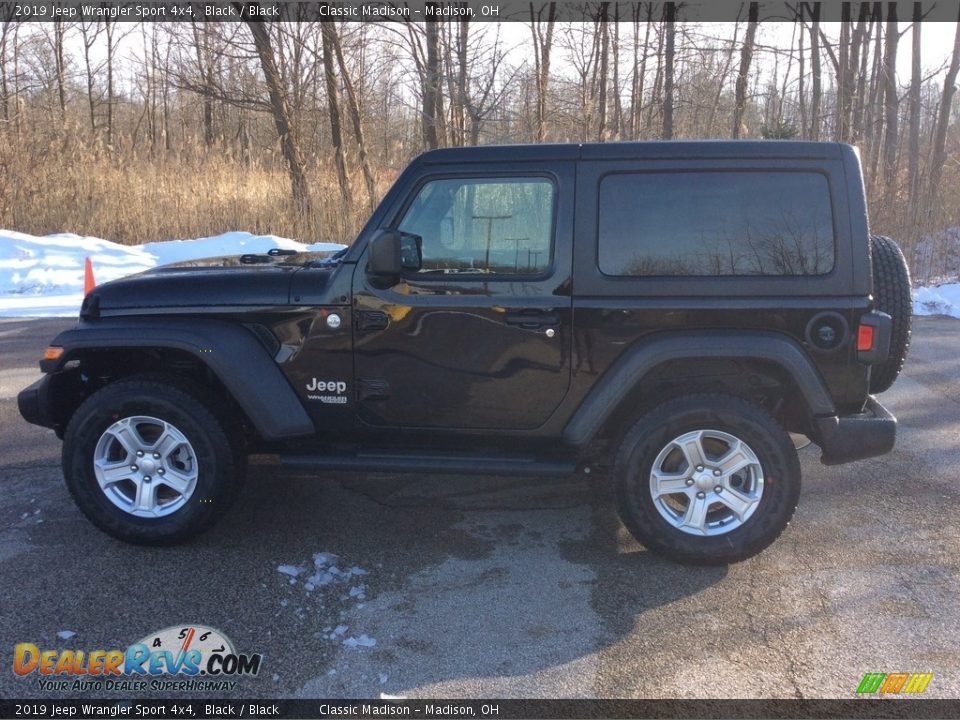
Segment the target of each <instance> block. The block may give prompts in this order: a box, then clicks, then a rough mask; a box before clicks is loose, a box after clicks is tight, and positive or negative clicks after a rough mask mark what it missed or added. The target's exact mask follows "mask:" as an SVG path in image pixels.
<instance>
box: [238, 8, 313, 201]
mask: <svg viewBox="0 0 960 720" xmlns="http://www.w3.org/2000/svg"><path fill="white" fill-rule="evenodd" d="M238 4H241V5H247V6H250V5H252V6H254V7H255V8H256V9H259V5H258V4H257V3H238ZM244 15H245V16H251V15H252V16H254V17H259V16H260V15H261V13H259V12H257V10H254V11H253V12H247V13H244ZM246 23H247V27H249V28H250V32H251V34H252V35H253V42H254V45H255V46H256V49H257V57H258V58H259V60H260V67H261V69H262V70H263V75H264V79H265V80H266V82H267V94H268V96H269V98H270V113H271V115H272V116H273V124H274V125H275V126H276V129H277V136H278V137H279V138H280V147H281V150H282V151H283V158H284V160H286V162H287V172H288V173H289V175H290V187H291V193H292V197H293V204H294V208H295V209H296V212H297V214H298V215H299V216H300V217H301V218H303V217H306V216H307V215H309V214H310V185H309V183H308V182H307V171H306V165H305V163H304V161H303V154H302V153H301V151H300V143H299V140H298V138H297V135H296V131H295V128H294V125H293V120H292V118H291V117H290V107H289V104H288V103H287V92H286V89H285V88H284V86H283V82H282V81H281V79H280V72H279V70H278V69H277V61H276V58H275V57H274V54H273V43H272V41H271V40H270V34H269V33H268V32H267V26H266V25H265V24H264V23H263V22H262V21H255V20H247V21H246Z"/></svg>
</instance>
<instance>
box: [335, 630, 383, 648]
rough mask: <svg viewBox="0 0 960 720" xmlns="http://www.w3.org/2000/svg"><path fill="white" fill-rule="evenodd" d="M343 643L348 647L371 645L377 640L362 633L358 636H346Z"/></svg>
mask: <svg viewBox="0 0 960 720" xmlns="http://www.w3.org/2000/svg"><path fill="white" fill-rule="evenodd" d="M343 644H344V645H345V646H346V647H348V648H358V647H373V646H374V645H376V644H377V641H376V640H375V639H373V638H372V637H370V636H368V635H367V634H366V633H364V634H363V635H361V636H360V637H358V638H355V637H348V638H347V639H346V640H344V641H343Z"/></svg>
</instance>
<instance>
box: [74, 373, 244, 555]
mask: <svg viewBox="0 0 960 720" xmlns="http://www.w3.org/2000/svg"><path fill="white" fill-rule="evenodd" d="M215 407H216V405H215V403H213V402H211V401H210V400H209V399H207V398H205V397H204V394H203V391H202V390H201V389H200V388H195V387H193V386H192V385H190V384H188V383H186V382H183V381H180V380H178V379H177V378H174V377H163V376H161V377H158V376H142V377H133V378H129V379H125V380H119V381H117V382H114V383H112V384H110V385H107V386H106V387H103V388H101V389H100V390H98V391H97V392H96V393H94V394H93V395H91V396H90V397H89V398H87V400H86V401H84V402H83V404H82V405H81V406H80V407H79V408H78V409H77V411H76V412H75V413H74V415H73V417H72V418H71V420H70V423H69V424H68V425H67V430H66V433H65V435H64V443H63V457H62V462H63V475H64V479H65V480H66V483H67V488H68V489H69V491H70V494H71V495H72V496H73V499H74V501H75V502H76V504H77V506H78V507H79V508H80V510H81V511H82V512H83V514H84V515H86V516H87V518H88V519H89V520H90V521H91V522H92V523H93V524H94V525H96V526H97V527H98V528H100V529H101V530H103V531H104V532H106V533H108V534H110V535H112V536H113V537H115V538H118V539H119V540H123V541H124V542H129V543H134V544H138V545H172V544H176V543H179V542H182V541H184V540H187V539H189V538H192V537H194V536H196V535H198V534H200V533H202V532H203V531H205V530H207V529H209V528H210V527H211V526H212V525H213V524H214V523H216V522H217V520H219V519H220V518H221V517H222V516H223V515H224V514H225V513H226V511H227V510H228V509H229V508H230V506H231V505H232V504H233V503H234V502H235V501H236V499H237V497H238V495H239V492H240V488H241V485H242V481H243V475H244V471H245V467H246V454H245V448H244V445H243V442H242V439H241V437H240V435H239V433H238V432H237V430H236V428H235V427H234V426H233V424H232V423H231V422H230V419H229V418H227V417H226V416H225V415H224V414H223V413H222V412H218V411H217V410H215ZM153 441H156V444H153ZM134 447H136V448H139V449H140V452H141V453H142V456H141V457H140V459H138V456H137V455H136V454H135V453H134V451H133V450H132V448H134ZM154 450H157V451H160V452H157V455H160V456H161V457H160V459H156V456H155V455H154V454H153V451H154ZM95 459H96V462H97V463H98V464H99V465H100V468H98V469H95V467H94V464H95ZM136 463H140V465H142V467H141V466H140V465H136ZM132 467H136V468H137V472H133V471H132V470H130V468H132ZM128 470H130V471H129V472H128ZM98 473H102V475H101V477H102V479H103V480H104V482H105V483H106V484H105V485H104V487H103V488H101V484H100V481H99V480H98ZM111 473H112V474H111ZM147 473H151V475H148V474H147ZM161 476H165V477H161ZM144 479H146V481H145V482H144ZM168 483H169V484H168ZM174 486H176V487H177V488H178V489H179V490H175V489H174ZM141 487H143V488H144V490H143V492H142V494H141V491H140V490H139V489H138V488H141ZM141 499H143V502H142V504H141V502H140V501H141ZM151 503H152V506H151Z"/></svg>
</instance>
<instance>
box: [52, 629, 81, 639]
mask: <svg viewBox="0 0 960 720" xmlns="http://www.w3.org/2000/svg"><path fill="white" fill-rule="evenodd" d="M75 635H76V633H75V632H74V631H73V630H61V631H60V632H58V633H57V637H58V638H60V639H61V640H69V639H70V638H72V637H74V636H75Z"/></svg>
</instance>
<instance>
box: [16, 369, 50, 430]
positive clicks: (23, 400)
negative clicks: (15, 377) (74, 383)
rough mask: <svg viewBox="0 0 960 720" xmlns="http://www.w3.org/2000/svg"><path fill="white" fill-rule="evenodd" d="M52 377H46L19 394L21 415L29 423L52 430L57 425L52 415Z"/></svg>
mask: <svg viewBox="0 0 960 720" xmlns="http://www.w3.org/2000/svg"><path fill="white" fill-rule="evenodd" d="M49 392H50V376H49V375H44V376H43V377H42V378H40V379H39V380H37V381H36V382H35V383H34V384H33V385H31V386H30V387H28V388H27V389H26V390H21V391H20V392H19V393H18V394H17V407H18V408H19V410H20V415H22V416H23V419H24V420H26V421H27V422H28V423H31V424H33V425H41V426H43V427H50V428H52V427H53V426H54V424H55V422H54V420H53V417H52V416H51V413H50V402H49Z"/></svg>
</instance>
